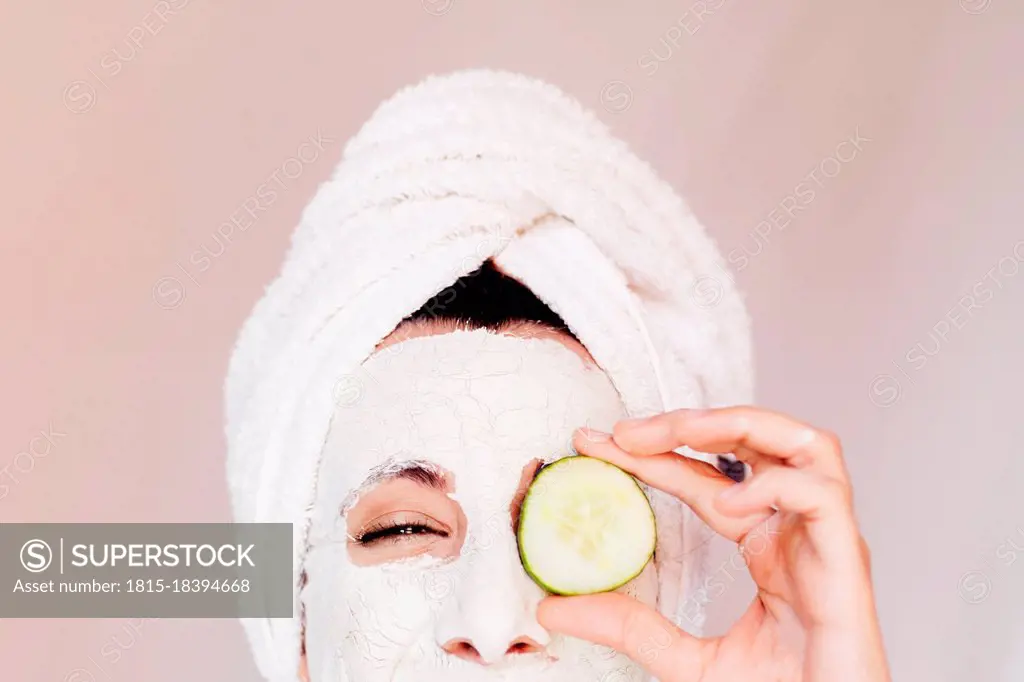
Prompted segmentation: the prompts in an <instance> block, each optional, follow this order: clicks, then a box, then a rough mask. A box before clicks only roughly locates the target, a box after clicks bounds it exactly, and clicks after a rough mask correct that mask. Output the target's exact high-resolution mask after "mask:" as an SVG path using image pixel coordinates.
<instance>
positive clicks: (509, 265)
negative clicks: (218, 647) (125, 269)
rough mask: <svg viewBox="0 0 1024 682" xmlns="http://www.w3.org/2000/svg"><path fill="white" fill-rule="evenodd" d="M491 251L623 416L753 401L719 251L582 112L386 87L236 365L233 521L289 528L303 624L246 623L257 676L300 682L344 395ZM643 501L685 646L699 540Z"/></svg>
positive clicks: (505, 80)
mask: <svg viewBox="0 0 1024 682" xmlns="http://www.w3.org/2000/svg"><path fill="white" fill-rule="evenodd" d="M488 258H493V259H494V261H495V262H496V263H497V265H498V267H499V268H501V269H502V270H503V271H504V272H506V273H507V274H510V275H512V276H514V277H516V278H517V279H519V280H520V281H521V282H523V283H524V284H525V285H526V286H528V287H529V288H530V289H531V290H532V291H533V292H534V293H535V294H536V295H537V296H538V297H539V298H541V299H542V300H543V301H545V302H546V303H547V304H548V305H549V306H550V307H551V308H552V309H553V310H554V311H555V312H557V313H558V314H559V315H561V316H562V318H563V319H564V320H565V321H566V323H567V324H568V325H569V327H570V328H571V329H572V330H573V332H574V333H575V334H576V335H577V336H578V338H579V339H580V341H582V342H583V344H584V345H585V346H586V347H587V348H588V349H589V351H590V352H591V354H592V355H593V356H594V358H595V359H596V360H597V362H598V364H599V365H600V366H601V367H602V368H603V369H604V370H605V371H606V372H607V373H608V375H609V377H610V378H611V380H612V382H613V384H614V385H615V387H616V389H617V390H618V391H619V393H620V394H621V396H622V398H623V401H624V403H625V405H626V408H627V410H628V411H629V413H630V414H631V415H633V416H645V415H649V414H653V413H656V412H661V411H665V410H670V409H674V408H678V407H702V406H703V407H707V406H720V405H729V404H737V403H747V402H750V401H751V399H752V386H753V371H752V361H751V348H750V336H749V320H748V316H747V312H746V309H745V308H744V305H743V302H742V300H741V298H740V296H739V295H738V294H737V292H736V290H735V288H734V286H733V280H732V278H731V277H730V276H729V275H728V274H727V271H726V269H725V267H724V264H723V262H722V259H721V255H720V254H719V253H718V251H717V250H716V248H715V246H714V244H713V242H712V241H711V240H710V239H709V238H708V236H707V235H706V234H705V231H704V229H703V227H702V226H701V225H700V224H699V223H698V222H697V220H696V219H695V218H694V217H693V215H691V213H690V211H689V210H688V208H687V206H686V205H685V204H684V202H683V201H682V200H681V199H680V198H679V196H677V195H676V193H675V192H674V191H673V190H672V188H671V187H670V186H669V185H668V184H666V183H665V182H664V181H662V180H660V179H659V178H658V177H657V176H656V175H655V173H654V172H653V171H652V169H651V168H650V167H649V166H648V165H646V164H645V163H644V162H642V161H640V160H639V159H637V158H636V157H635V156H634V155H633V154H632V153H631V152H630V151H629V150H628V148H627V147H626V145H625V144H624V143H622V142H621V141H619V140H616V139H615V138H613V137H612V136H611V135H610V133H609V132H608V130H607V129H606V127H605V126H604V125H603V124H602V123H601V122H600V121H599V120H598V119H597V118H596V117H595V116H594V115H593V114H592V113H591V112H589V111H587V110H585V109H583V107H582V106H581V105H580V104H579V103H578V102H576V101H575V100H573V99H571V98H570V97H568V96H567V95H565V94H564V93H563V92H561V91H560V90H558V89H557V88H555V87H553V86H551V85H548V84H545V83H542V82H539V81H537V80H534V79H531V78H528V77H525V76H522V75H518V74H512V73H505V72H494V71H487V70H473V71H463V72H457V73H454V74H450V75H446V76H433V77H430V78H428V79H426V80H424V81H423V82H421V83H419V84H418V85H415V86H412V87H409V88H406V89H404V90H402V91H400V92H398V93H397V94H396V95H394V96H393V97H392V98H391V99H389V100H387V101H386V102H384V103H383V104H382V105H380V107H379V108H378V109H377V111H376V112H375V113H374V115H373V116H372V118H371V119H370V120H369V121H368V122H367V123H366V124H365V125H364V126H363V128H362V129H361V130H360V131H359V133H358V134H357V135H356V136H355V137H354V138H352V139H351V140H350V141H349V142H348V144H347V145H346V147H345V150H344V154H343V157H342V160H341V162H340V163H339V165H338V166H337V168H336V169H335V171H334V173H333V175H332V176H331V178H330V179H329V180H327V181H326V182H324V183H323V184H321V185H320V187H319V189H318V191H317V193H316V196H315V197H314V198H313V200H312V201H311V202H310V204H309V205H308V206H307V207H306V209H305V210H304V212H303V214H302V220H301V223H300V225H299V226H298V228H297V229H296V230H295V233H294V235H293V237H292V242H291V246H290V249H289V252H288V255H287V258H286V260H285V262H284V266H283V269H282V272H281V274H280V276H279V277H278V278H277V279H276V280H275V281H274V282H273V283H272V284H271V285H270V287H269V288H268V289H267V290H266V293H265V295H264V296H263V298H262V299H261V300H260V301H259V302H258V303H257V304H256V306H255V309H254V310H253V312H252V315H251V316H250V318H249V319H248V320H247V321H246V323H245V325H244V326H243V328H242V330H241V333H240V336H239V338H238V342H237V346H236V348H235V350H234V353H233V355H232V358H231V363H230V368H229V372H228V377H227V382H226V410H227V425H226V430H227V440H228V478H229V483H230V489H231V496H232V504H233V509H234V514H235V518H236V520H237V521H240V522H242V521H244V522H282V521H284V522H290V523H293V524H295V529H296V533H295V538H296V539H295V546H294V579H295V599H296V601H295V614H296V615H295V617H294V618H292V619H244V620H243V623H244V626H245V628H246V632H247V634H248V636H249V639H250V641H251V644H252V647H253V651H254V653H255V656H256V660H257V663H258V665H259V667H260V669H261V671H262V672H263V674H264V676H265V677H266V678H267V679H268V680H272V681H273V682H285V681H288V682H293V681H294V680H295V679H296V671H297V669H298V662H299V654H300V636H301V633H300V619H299V606H298V593H299V590H298V583H299V578H300V576H301V570H302V561H303V556H304V553H305V546H306V532H307V529H308V513H309V508H310V504H311V501H312V498H313V490H314V484H315V476H316V471H317V464H318V458H319V457H320V454H321V450H322V447H323V444H324V440H325V437H326V434H327V430H328V426H329V422H330V419H331V415H332V413H333V412H334V410H335V407H336V399H337V398H338V395H339V393H344V394H345V395H349V394H351V393H352V392H357V391H358V390H359V386H360V381H361V378H360V371H359V366H360V364H361V363H362V362H363V361H364V360H365V359H366V358H367V357H368V356H369V355H370V354H371V353H372V352H373V349H374V346H375V345H376V344H377V342H378V341H380V340H381V339H382V338H384V337H385V336H387V334H388V333H390V332H391V331H392V330H393V329H394V328H395V326H396V325H397V324H398V323H399V322H400V321H401V319H402V318H403V317H405V316H406V315H407V314H409V313H411V312H413V311H414V310H416V309H417V308H419V307H420V306H421V305H423V304H424V303H425V302H426V301H427V300H428V299H429V298H430V297H431V296H433V295H434V294H437V293H439V292H441V291H442V290H444V289H446V288H447V287H449V286H451V285H452V284H453V283H454V282H455V281H456V279H458V277H460V276H462V275H464V274H467V273H469V272H472V271H473V270H475V269H476V268H477V267H478V266H479V265H480V264H481V263H483V261H485V260H486V259H488ZM454 294H455V295H457V291H455V292H454ZM691 454H692V453H691ZM697 456H701V455H700V454H699V453H697ZM702 458H704V459H708V458H706V457H702ZM709 461H711V460H710V459H709ZM654 506H655V513H656V516H657V521H658V525H659V544H658V547H657V563H658V569H659V579H660V581H661V604H660V610H661V611H662V613H664V614H665V615H667V616H669V617H671V618H673V620H675V622H677V623H678V624H680V625H681V626H683V627H684V628H686V629H687V630H689V631H691V632H694V633H699V632H700V629H701V626H702V623H703V609H702V605H701V600H700V598H699V596H697V595H698V590H699V588H700V586H701V584H702V583H703V580H704V577H705V576H704V573H703V563H704V562H703V556H704V547H705V546H706V544H707V541H708V539H709V537H710V530H709V529H708V528H707V527H706V526H705V525H704V524H703V522H701V521H700V520H699V519H698V518H697V517H696V516H695V515H694V514H693V512H692V511H691V510H689V508H687V507H686V506H685V505H682V504H681V503H679V502H678V501H677V500H675V499H674V498H671V497H669V496H668V495H664V494H660V493H658V492H657V491H655V499H654Z"/></svg>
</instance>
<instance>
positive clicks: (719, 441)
mask: <svg viewBox="0 0 1024 682" xmlns="http://www.w3.org/2000/svg"><path fill="white" fill-rule="evenodd" d="M614 434H615V442H616V443H617V444H618V445H619V446H620V447H621V448H622V449H623V450H626V451H627V452H630V453H632V454H635V455H654V454H659V453H662V452H666V451H670V450H674V449H676V448H678V447H681V446H684V445H685V446H688V447H690V448H692V449H694V450H697V451H699V452H708V453H719V454H722V453H726V452H733V453H736V455H737V456H738V457H746V458H750V457H757V455H758V454H762V455H767V456H769V457H775V458H778V459H781V460H783V461H784V462H785V463H786V464H789V465H790V466H794V467H798V468H806V469H810V470H813V471H816V472H818V473H820V474H823V475H825V476H828V477H830V478H835V479H837V480H840V481H846V480H847V474H846V467H845V465H844V463H843V458H842V451H841V448H840V446H839V442H838V439H837V438H836V437H835V436H834V435H832V434H831V433H829V432H827V431H823V430H821V429H816V428H814V427H813V426H810V425H809V424H806V423H804V422H801V421H799V420H797V419H794V418H793V417H790V416H788V415H785V414H782V413H779V412H773V411H771V410H766V409H763V408H758V407H751V406H736V407H721V408H712V409H707V410H685V409H680V410H672V411H671V412H663V413H661V414H657V415H654V416H652V417H647V418H643V419H627V420H623V421H620V422H618V423H617V424H616V425H615V429H614Z"/></svg>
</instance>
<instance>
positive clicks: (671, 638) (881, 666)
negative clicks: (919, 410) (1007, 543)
mask: <svg viewBox="0 0 1024 682" xmlns="http://www.w3.org/2000/svg"><path fill="white" fill-rule="evenodd" d="M575 445H576V448H577V450H578V451H579V452H581V453H583V454H587V455H590V456H592V457H597V458H600V459H604V460H607V461H609V462H611V463H613V464H616V465H617V466H619V467H621V468H622V469H625V470H626V471H629V472H630V473H632V474H633V475H634V476H636V477H637V478H639V479H640V480H642V481H645V482H646V483H648V484H649V485H651V486H653V487H655V488H660V489H661V490H664V491H665V492H668V493H671V494H673V495H675V496H676V497H678V498H679V499H681V500H683V501H684V502H685V503H686V504H687V505H689V506H690V507H691V508H692V509H693V510H694V511H695V512H696V513H697V514H698V515H699V516H700V517H701V518H702V519H704V521H705V522H706V523H707V524H708V525H709V526H710V527H711V528H713V529H714V530H715V531H716V532H718V533H720V534H722V535H724V536H725V537H727V538H729V539H731V540H733V541H735V542H737V543H738V544H739V545H740V546H741V548H742V547H744V541H745V539H746V538H747V536H748V535H752V534H754V532H755V531H757V532H759V533H760V535H761V539H762V543H763V537H764V529H765V524H767V528H768V533H767V537H768V538H769V542H768V546H767V548H766V549H761V550H760V551H758V552H757V553H754V552H747V553H746V554H745V557H746V561H747V564H748V566H749V569H750V574H751V576H752V577H753V579H754V582H755V583H756V584H757V597H756V598H755V599H754V602H753V603H752V604H751V605H750V608H749V609H748V610H747V612H746V613H745V614H744V615H743V617H742V618H740V620H739V621H737V623H736V624H735V625H734V626H733V627H732V629H731V630H730V631H729V632H728V633H726V634H725V635H724V636H722V637H717V638H711V639H698V638H695V637H692V636H691V635H689V634H687V633H686V632H684V631H683V630H681V629H680V628H678V627H676V626H675V625H673V624H671V623H670V622H669V621H667V620H666V619H665V618H663V617H662V616H661V615H659V614H658V613H657V612H656V611H654V610H653V609H651V608H649V607H647V606H645V605H643V604H641V603H640V602H638V601H636V600H634V599H631V598H630V597H627V596H625V595H623V594H618V593H607V594H597V595H587V596H580V597H549V598H548V599H546V600H545V601H543V602H542V603H541V605H540V607H539V609H538V618H539V619H540V623H541V624H542V625H543V626H544V627H546V628H547V629H549V630H552V631H556V632H561V633H563V634H566V635H570V636H573V637H579V638H581V639H587V640H590V641H593V642H596V643H598V644H603V645H606V646H610V647H613V648H615V649H617V650H618V651H621V652H622V653H624V654H626V655H628V656H630V657H631V658H632V659H634V660H635V661H636V662H638V663H639V664H641V665H643V666H644V667H645V668H646V669H647V670H649V671H650V672H651V674H653V675H654V676H655V677H657V678H658V679H659V680H661V682H698V681H699V682H733V681H735V680H743V681H744V682H768V681H771V682H889V680H890V677H889V672H888V666H887V664H886V660H885V652H884V648H883V645H882V637H881V631H880V629H879V625H878V617H877V614H876V611H875V604H874V595H873V590H872V586H871V571H870V566H869V559H868V551H867V546H866V545H865V543H864V540H863V539H862V538H861V536H860V532H859V531H858V529H857V523H856V520H855V518H854V514H853V506H852V493H851V489H850V482H849V478H848V476H847V472H846V467H845V466H844V464H843V457H842V449H841V447H840V444H839V441H838V440H837V439H836V437H835V436H833V435H832V434H830V433H828V432H825V431H820V430H817V429H814V428H812V427H810V426H808V425H806V424H803V423H801V422H798V421H796V420H795V419H792V418H790V417H787V416H785V415H781V414H778V413H774V412H770V411H767V410H762V409H757V408H753V407H730V408H721V409H712V410H676V411H673V412H667V413H664V414H660V415H656V416H654V417H650V418H648V419H641V420H627V421H623V422H619V423H618V424H616V426H615V433H614V437H612V436H610V435H609V434H601V433H598V432H594V431H580V432H578V433H577V434H576V438H575ZM680 446H689V447H691V448H693V449H694V450H697V451H699V452H706V453H727V452H732V453H735V454H736V456H737V457H738V458H739V459H741V460H743V461H744V462H747V463H748V464H750V465H751V467H752V470H753V476H752V477H751V478H749V479H748V480H746V481H744V482H743V483H739V484H735V483H733V482H732V480H730V479H729V478H727V477H726V476H724V475H723V474H721V473H720V472H718V470H717V469H715V468H714V467H712V466H711V465H708V464H705V463H704V462H700V461H697V460H694V459H690V458H687V457H684V456H682V455H679V454H676V453H674V452H672V450H674V449H675V448H678V447H680ZM776 510H777V511H776ZM741 551H743V550H742V549H741ZM666 633H667V634H668V636H666ZM652 642H657V643H658V645H657V646H652Z"/></svg>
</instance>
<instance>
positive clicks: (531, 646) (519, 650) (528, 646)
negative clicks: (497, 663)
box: [505, 637, 544, 655]
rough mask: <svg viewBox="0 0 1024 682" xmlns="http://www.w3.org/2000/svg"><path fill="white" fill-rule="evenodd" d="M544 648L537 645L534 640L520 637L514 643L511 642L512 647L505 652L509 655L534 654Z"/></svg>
mask: <svg viewBox="0 0 1024 682" xmlns="http://www.w3.org/2000/svg"><path fill="white" fill-rule="evenodd" d="M543 648H544V647H542V646H541V645H540V644H537V642H535V641H534V640H532V639H530V638H529V637H520V638H518V639H517V640H516V641H514V642H512V645H511V646H510V647H509V648H508V650H507V651H506V652H505V654H506V655H509V654H535V653H537V652H539V651H542V650H543Z"/></svg>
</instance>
